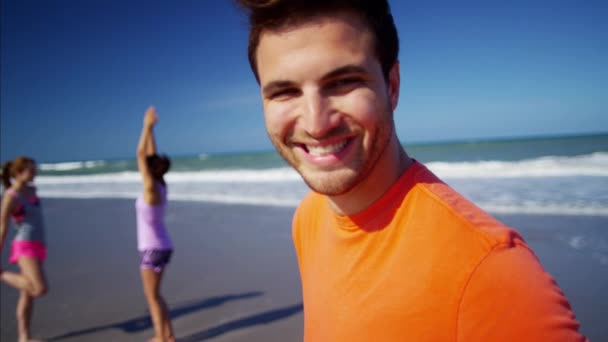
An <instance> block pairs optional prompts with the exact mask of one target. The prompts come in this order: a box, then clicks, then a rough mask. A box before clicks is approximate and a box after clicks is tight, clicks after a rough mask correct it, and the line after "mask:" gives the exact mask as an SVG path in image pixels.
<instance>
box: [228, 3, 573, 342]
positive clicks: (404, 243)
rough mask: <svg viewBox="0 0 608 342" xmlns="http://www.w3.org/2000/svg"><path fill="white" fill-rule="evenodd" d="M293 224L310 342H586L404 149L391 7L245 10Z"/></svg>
mask: <svg viewBox="0 0 608 342" xmlns="http://www.w3.org/2000/svg"><path fill="white" fill-rule="evenodd" d="M239 2H240V5H241V6H242V7H243V8H244V10H245V11H246V12H247V13H248V15H249V22H250V31H249V46H248V55H249V56H248V57H249V62H250V65H251V68H252V70H253V73H254V76H255V78H256V80H257V81H258V83H259V85H260V88H261V96H262V101H263V110H264V118H265V124H266V130H267V133H268V136H269V137H270V140H271V141H272V143H273V144H274V146H275V148H276V150H277V151H278V152H279V154H280V155H281V156H282V157H283V158H284V159H285V160H286V161H287V162H288V163H289V164H290V165H291V166H292V167H293V168H294V169H295V170H296V171H297V172H298V173H299V174H300V175H301V176H302V178H303V180H304V181H305V182H306V184H307V185H308V186H309V187H310V189H311V190H312V191H311V192H310V193H309V194H308V195H306V197H305V198H304V199H303V200H302V202H301V203H300V204H299V206H298V208H297V209H296V212H295V214H294V218H293V241H294V244H295V249H296V252H297V256H298V263H299V268H300V276H301V281H302V293H303V303H304V339H305V340H306V341H581V340H585V337H584V336H582V335H581V334H580V333H579V332H578V327H579V324H578V322H577V321H576V320H575V317H574V314H573V312H572V310H571V308H570V306H569V304H568V301H567V300H566V298H565V297H564V295H563V293H562V292H561V290H560V289H559V287H558V286H557V284H556V283H555V281H554V280H553V279H552V278H551V276H550V275H549V274H548V273H547V272H546V271H545V270H544V269H543V267H542V266H541V264H540V262H539V260H538V259H537V257H536V256H535V255H534V253H533V252H532V251H531V249H530V247H528V245H527V244H526V242H525V241H524V240H523V238H522V237H521V236H520V235H519V234H518V233H517V232H516V231H514V230H513V229H511V228H509V227H506V226H505V225H503V224H502V223H500V222H498V221H497V220H495V219H494V218H492V217H491V216H489V215H488V214H486V213H485V212H484V211H482V210H481V209H480V208H478V207H476V206H475V205H474V204H473V203H471V202H469V201H468V200H467V199H465V198H464V197H463V196H461V195H460V194H458V193H457V192H456V191H454V190H453V189H452V188H450V187H449V186H448V185H446V184H445V183H444V182H442V181H441V180H440V179H439V178H437V177H436V176H435V175H434V174H433V173H432V172H431V171H429V170H428V169H427V168H426V167H425V166H424V165H423V164H422V163H420V162H418V161H416V160H415V159H412V158H411V157H410V156H409V155H408V154H407V153H406V151H405V149H404V148H403V146H402V145H401V143H400V141H399V139H398V137H397V134H396V130H395V125H394V122H393V112H394V110H395V108H396V107H397V102H398V99H399V87H400V75H399V63H398V61H397V56H398V45H399V43H398V34H397V30H396V27H395V24H394V21H393V17H392V14H391V11H390V8H389V4H388V2H387V1H386V0H350V1H349V0H306V1H304V0H266V1H264V0H251V1H248V0H241V1H239Z"/></svg>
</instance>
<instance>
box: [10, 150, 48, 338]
mask: <svg viewBox="0 0 608 342" xmlns="http://www.w3.org/2000/svg"><path fill="white" fill-rule="evenodd" d="M35 176H36V162H35V161H34V160H33V159H31V158H28V157H18V158H16V159H15V160H13V161H10V162H7V163H5V164H4V165H3V166H2V183H3V186H4V194H3V196H2V209H1V211H0V254H2V248H3V246H4V241H5V239H6V236H7V233H8V227H9V217H10V218H12V220H13V222H14V224H15V226H16V228H17V233H16V234H15V237H14V239H13V242H12V243H11V250H10V256H9V262H10V263H13V264H14V263H17V264H18V265H19V269H20V273H15V272H11V271H5V270H3V269H2V267H1V265H0V280H2V281H3V282H4V283H6V284H8V285H10V286H12V287H14V288H16V289H17V290H19V292H20V295H19V301H18V302H17V325H18V336H19V341H20V342H25V341H35V340H32V339H30V324H31V320H32V314H33V312H34V298H37V297H40V296H43V295H45V294H46V293H47V291H48V285H47V281H46V276H45V274H44V269H43V267H42V263H43V261H44V260H45V259H46V245H45V237H44V221H43V218H42V208H41V206H40V199H39V198H38V196H37V195H36V188H35V187H34V186H33V185H32V182H33V181H34V177H35ZM11 179H12V181H11Z"/></svg>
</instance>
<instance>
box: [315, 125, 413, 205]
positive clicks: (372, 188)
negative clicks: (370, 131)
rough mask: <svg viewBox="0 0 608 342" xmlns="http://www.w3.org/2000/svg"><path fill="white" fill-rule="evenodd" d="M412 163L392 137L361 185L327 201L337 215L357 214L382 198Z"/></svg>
mask: <svg viewBox="0 0 608 342" xmlns="http://www.w3.org/2000/svg"><path fill="white" fill-rule="evenodd" d="M412 163H413V160H412V159H411V158H410V157H409V156H408V155H407V153H406V152H405V150H404V149H403V147H402V146H401V143H400V142H399V140H398V139H397V137H396V136H395V135H393V138H392V139H391V140H390V141H389V142H388V144H387V146H386V148H385V150H384V151H383V152H382V155H381V156H380V158H379V159H378V161H377V162H376V164H375V165H374V166H373V168H372V170H371V172H370V174H369V175H367V177H366V178H365V179H364V180H363V181H361V183H359V184H358V185H357V186H356V187H355V188H353V189H352V190H350V191H349V192H348V193H346V194H342V195H338V196H329V197H327V200H328V201H329V204H330V206H331V207H332V209H333V210H334V211H335V212H336V213H337V214H339V215H349V216H350V215H354V214H357V213H359V212H361V211H363V210H365V209H366V208H368V207H369V206H371V205H372V204H373V203H374V202H376V201H377V200H378V199H379V198H380V197H382V195H384V194H385V193H386V191H387V190H388V189H390V187H391V186H392V185H393V184H395V182H396V181H397V180H398V179H399V177H401V175H402V174H403V173H404V172H405V170H407V168H408V167H409V166H410V165H411V164H412Z"/></svg>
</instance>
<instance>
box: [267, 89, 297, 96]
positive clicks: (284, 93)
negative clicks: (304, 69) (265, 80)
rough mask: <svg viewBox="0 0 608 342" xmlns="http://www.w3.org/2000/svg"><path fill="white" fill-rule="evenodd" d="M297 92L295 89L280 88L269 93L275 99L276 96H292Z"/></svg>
mask: <svg viewBox="0 0 608 342" xmlns="http://www.w3.org/2000/svg"><path fill="white" fill-rule="evenodd" d="M297 93H298V90H297V89H289V88H288V89H281V90H278V91H276V92H274V93H271V94H270V98H271V99H276V98H281V97H288V96H294V95H296V94H297Z"/></svg>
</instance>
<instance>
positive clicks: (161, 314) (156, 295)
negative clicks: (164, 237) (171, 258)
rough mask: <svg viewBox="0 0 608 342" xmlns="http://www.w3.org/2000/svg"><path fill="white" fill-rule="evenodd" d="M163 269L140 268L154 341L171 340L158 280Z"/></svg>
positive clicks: (166, 311)
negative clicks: (155, 270)
mask: <svg viewBox="0 0 608 342" xmlns="http://www.w3.org/2000/svg"><path fill="white" fill-rule="evenodd" d="M162 276H163V271H160V272H154V270H152V269H142V270H141V279H142V283H143V286H144V293H145V295H146V300H147V301H148V307H149V310H150V315H151V316H152V323H153V324H154V333H155V338H154V340H155V341H173V340H174V336H173V328H172V327H171V318H170V317H169V310H168V308H167V304H166V303H165V300H164V299H163V297H162V296H161V295H160V281H161V279H162Z"/></svg>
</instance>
